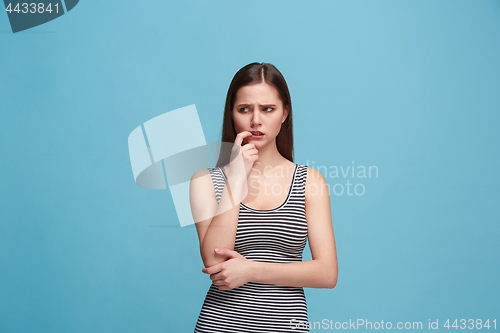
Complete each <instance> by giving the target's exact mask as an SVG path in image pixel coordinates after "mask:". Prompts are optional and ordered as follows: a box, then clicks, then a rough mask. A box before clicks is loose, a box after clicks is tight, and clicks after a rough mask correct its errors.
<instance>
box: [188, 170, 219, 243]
mask: <svg viewBox="0 0 500 333" xmlns="http://www.w3.org/2000/svg"><path fill="white" fill-rule="evenodd" d="M189 202H190V205H191V214H192V216H193V221H194V223H195V227H196V230H197V232H198V238H199V241H200V245H201V244H202V242H203V237H204V235H205V232H206V229H207V228H208V225H209V224H210V222H211V221H212V218H213V217H214V213H215V210H216V209H217V199H216V197H215V189H214V186H213V182H212V176H211V175H210V171H209V170H208V169H201V170H198V171H196V172H195V173H194V174H193V175H192V176H191V182H190V184H189Z"/></svg>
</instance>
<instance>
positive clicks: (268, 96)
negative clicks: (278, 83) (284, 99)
mask: <svg viewBox="0 0 500 333" xmlns="http://www.w3.org/2000/svg"><path fill="white" fill-rule="evenodd" d="M280 101H281V99H280V97H279V94H278V90H276V88H275V87H273V86H272V85H270V84H267V83H258V84H252V85H247V86H243V87H241V88H240V89H239V90H238V92H237V93H236V103H235V104H239V103H247V104H252V103H259V104H276V103H278V102H280Z"/></svg>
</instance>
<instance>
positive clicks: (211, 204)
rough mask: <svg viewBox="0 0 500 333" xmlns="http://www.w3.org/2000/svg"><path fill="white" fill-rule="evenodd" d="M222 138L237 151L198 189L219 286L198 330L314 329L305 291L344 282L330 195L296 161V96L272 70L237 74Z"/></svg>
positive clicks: (202, 232) (199, 178)
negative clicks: (309, 324) (293, 99)
mask: <svg viewBox="0 0 500 333" xmlns="http://www.w3.org/2000/svg"><path fill="white" fill-rule="evenodd" d="M221 141H222V142H223V144H224V142H230V143H233V142H234V145H233V146H232V149H230V150H226V151H224V149H223V148H224V146H222V148H221V153H220V155H219V161H218V163H217V166H216V167H215V168H209V169H204V170H200V171H197V172H196V173H195V174H194V175H193V177H192V178H191V184H190V200H191V209H192V213H193V218H194V220H195V222H196V224H195V226H196V230H197V233H198V237H199V241H200V253H201V257H202V260H203V263H204V265H205V268H204V269H203V272H204V273H206V274H210V279H211V280H212V285H211V286H210V288H209V290H208V293H207V296H206V298H205V301H204V303H203V306H202V309H201V313H200V315H199V317H198V321H197V323H196V327H195V332H259V333H261V332H283V331H286V332H288V331H290V332H309V329H308V327H307V322H308V314H307V304H306V299H305V295H304V290H303V287H307V288H334V287H335V285H336V283H337V271H338V270H337V255H336V250H335V239H334V234H333V228H332V219H331V212H330V197H329V190H328V187H327V184H326V182H325V179H324V178H323V176H322V175H321V174H320V173H319V172H318V171H316V170H315V169H312V168H309V167H307V166H305V165H300V164H295V163H294V162H293V135H292V105H291V100H290V94H289V91H288V86H287V84H286V82H285V79H284V78H283V75H282V74H281V73H280V72H279V71H278V70H277V69H276V68H275V67H274V66H273V65H271V64H266V63H262V64H260V63H252V64H249V65H247V66H245V67H243V68H241V69H240V70H239V71H238V72H237V73H236V75H235V76H234V78H233V80H232V82H231V85H230V87H229V90H228V94H227V98H226V105H225V110H224V121H223V127H222V140H221ZM307 238H308V239H309V246H310V249H311V254H312V258H313V259H312V260H310V261H305V262H302V252H303V249H304V247H305V244H306V239H307Z"/></svg>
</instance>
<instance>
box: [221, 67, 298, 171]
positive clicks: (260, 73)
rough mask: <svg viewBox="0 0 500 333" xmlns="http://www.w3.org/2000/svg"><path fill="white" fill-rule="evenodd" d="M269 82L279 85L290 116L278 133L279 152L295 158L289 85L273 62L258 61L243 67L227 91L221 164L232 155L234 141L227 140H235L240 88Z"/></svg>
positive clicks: (277, 145) (286, 156)
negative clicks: (236, 107) (236, 105)
mask: <svg viewBox="0 0 500 333" xmlns="http://www.w3.org/2000/svg"><path fill="white" fill-rule="evenodd" d="M258 83H267V84H270V85H272V86H273V87H275V88H276V90H277V91H278V93H279V96H280V99H281V102H282V103H283V110H284V109H285V107H287V106H288V116H287V117H286V119H285V121H284V122H283V123H282V124H281V129H280V132H279V134H278V136H277V137H276V147H277V148H278V152H279V153H280V154H281V155H282V156H283V157H285V158H286V159H287V160H289V161H291V162H293V155H294V154H293V129H292V100H291V98H290V92H289V91H288V85H287V84H286V81H285V78H284V77H283V75H282V74H281V72H280V71H279V70H278V69H277V68H276V67H274V66H273V65H272V64H269V63H264V62H263V63H258V62H254V63H251V64H248V65H246V66H244V67H243V68H241V69H240V70H239V71H238V72H237V73H236V74H235V75H234V77H233V80H232V81H231V84H230V85H229V89H228V91H227V97H226V105H225V107H224V119H223V122H222V136H221V142H222V144H221V147H220V153H219V160H218V161H217V165H216V166H218V167H221V166H224V165H226V164H228V163H229V158H230V156H231V151H230V149H228V148H230V147H231V145H228V144H227V143H226V144H224V142H230V143H234V140H235V139H236V134H237V133H236V130H235V128H234V120H233V107H234V102H235V100H236V93H237V92H238V90H239V89H240V88H241V87H243V86H246V85H251V84H258Z"/></svg>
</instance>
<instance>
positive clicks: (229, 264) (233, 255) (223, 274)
mask: <svg viewBox="0 0 500 333" xmlns="http://www.w3.org/2000/svg"><path fill="white" fill-rule="evenodd" d="M215 253H217V254H219V255H222V256H226V257H228V258H229V259H228V260H226V261H223V262H221V263H218V264H216V265H213V266H210V267H205V268H203V269H202V272H203V273H206V274H210V279H211V280H212V281H213V284H215V285H216V286H217V287H218V288H219V290H230V289H233V288H237V287H239V286H242V285H244V284H245V283H247V282H250V281H251V273H252V263H253V261H251V260H248V259H247V258H245V257H244V256H242V255H241V254H239V253H238V252H236V251H233V250H230V249H227V248H220V250H219V251H215Z"/></svg>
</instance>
